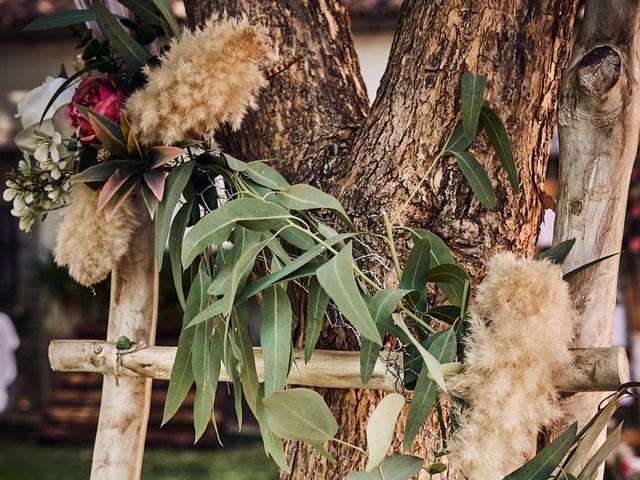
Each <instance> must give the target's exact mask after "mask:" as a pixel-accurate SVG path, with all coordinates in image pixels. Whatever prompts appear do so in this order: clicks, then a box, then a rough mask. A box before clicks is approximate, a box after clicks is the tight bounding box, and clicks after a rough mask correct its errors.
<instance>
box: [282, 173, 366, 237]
mask: <svg viewBox="0 0 640 480" xmlns="http://www.w3.org/2000/svg"><path fill="white" fill-rule="evenodd" d="M276 199H277V201H278V203H279V204H280V205H282V206H283V207H285V208H288V209H289V210H296V211H305V210H313V209H322V208H326V209H329V210H332V211H334V212H335V213H336V214H337V215H338V216H339V217H340V218H341V219H342V220H343V221H344V222H345V223H346V224H347V225H348V226H349V227H350V228H352V229H353V230H355V227H354V226H353V224H352V223H351V220H350V219H349V216H348V215H347V212H346V211H345V210H344V207H343V206H342V204H341V203H340V202H339V201H338V199H337V198H335V197H333V196H331V195H329V194H328V193H325V192H323V191H322V190H318V189H317V188H315V187H312V186H311V185H307V184H298V185H292V186H290V187H287V188H286V189H284V190H282V191H280V192H278V193H276Z"/></svg>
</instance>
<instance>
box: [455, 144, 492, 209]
mask: <svg viewBox="0 0 640 480" xmlns="http://www.w3.org/2000/svg"><path fill="white" fill-rule="evenodd" d="M451 153H452V155H453V156H454V157H455V159H456V163H457V164H458V167H459V168H460V170H461V171H462V173H463V174H464V177H465V178H466V179H467V182H469V186H470V187H471V190H473V193H474V194H475V195H476V197H478V200H480V203H482V204H483V205H484V206H485V207H487V208H494V207H495V206H496V202H497V200H496V193H495V192H494V191H493V186H492V185H491V180H489V177H488V176H487V172H485V170H484V167H483V166H482V165H481V164H480V162H478V160H476V159H475V157H474V156H473V155H471V154H470V153H468V152H451Z"/></svg>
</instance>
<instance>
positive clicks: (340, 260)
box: [316, 242, 382, 345]
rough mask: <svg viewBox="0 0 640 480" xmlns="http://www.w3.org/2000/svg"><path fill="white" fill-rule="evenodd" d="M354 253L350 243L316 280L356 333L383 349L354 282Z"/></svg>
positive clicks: (319, 271) (325, 266)
mask: <svg viewBox="0 0 640 480" xmlns="http://www.w3.org/2000/svg"><path fill="white" fill-rule="evenodd" d="M351 251H352V247H351V242H349V243H348V244H347V246H346V247H344V248H343V249H342V250H340V252H338V253H337V254H336V255H335V256H334V257H333V258H332V259H331V260H329V261H328V262H327V263H325V264H324V265H323V266H322V267H320V268H318V270H317V272H316V277H317V278H318V281H319V282H320V285H321V286H322V288H323V289H324V291H325V292H327V293H328V294H329V296H330V297H331V298H332V299H333V301H334V302H335V304H336V305H337V306H338V308H339V309H340V311H341V312H342V313H343V315H344V316H345V317H346V318H347V320H349V322H351V324H352V325H353V326H354V327H355V328H356V330H358V332H359V333H360V334H361V335H362V336H363V337H365V338H367V339H369V340H371V341H372V342H374V343H376V344H378V345H382V339H381V337H380V333H379V332H378V329H377V328H376V324H375V323H374V322H373V318H371V314H370V313H369V310H368V309H367V305H366V303H365V302H364V300H363V299H362V296H361V295H360V292H359V290H358V286H357V285H356V281H355V279H354V278H353V257H352V253H351Z"/></svg>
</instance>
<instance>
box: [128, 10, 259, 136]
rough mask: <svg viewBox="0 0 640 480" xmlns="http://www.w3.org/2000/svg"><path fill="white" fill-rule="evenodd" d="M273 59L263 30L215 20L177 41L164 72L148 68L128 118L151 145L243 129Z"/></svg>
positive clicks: (163, 64) (239, 22)
mask: <svg viewBox="0 0 640 480" xmlns="http://www.w3.org/2000/svg"><path fill="white" fill-rule="evenodd" d="M268 57H269V49H268V47H267V35H266V33H265V32H264V31H263V30H262V29H260V28H257V27H254V26H252V25H250V24H249V22H248V21H247V20H246V19H245V18H239V19H226V18H224V19H220V18H219V17H218V16H217V15H214V16H213V17H211V18H210V19H209V20H208V21H207V22H206V24H205V25H204V26H203V27H202V28H199V29H196V30H194V31H193V32H190V31H185V32H183V34H182V37H181V38H180V40H177V41H176V40H174V41H173V42H172V44H171V49H170V50H169V52H168V53H167V54H166V55H164V56H163V57H162V58H161V65H160V66H159V67H156V68H149V67H146V68H145V73H146V75H147V77H148V83H147V85H146V86H145V87H144V88H142V89H141V90H138V91H136V92H134V93H133V94H132V95H131V97H130V98H129V100H128V101H127V105H126V113H127V117H128V118H129V120H130V122H131V125H132V126H133V128H134V130H135V131H136V133H137V135H138V136H139V138H140V140H141V142H142V143H143V144H145V145H148V146H150V145H158V144H171V143H174V142H176V141H178V140H184V139H187V138H195V139H200V140H210V138H211V136H212V135H213V133H214V131H215V130H216V128H218V126H219V125H220V124H222V123H224V122H229V123H230V124H231V126H232V127H233V128H234V129H237V128H239V127H240V123H241V121H242V118H243V116H244V114H245V113H246V111H247V110H248V109H249V108H255V107H256V102H255V97H256V95H257V93H258V91H259V90H260V89H261V88H262V87H264V86H265V85H266V83H267V80H266V79H265V77H264V75H263V73H262V71H261V69H260V67H261V66H262V64H263V63H264V62H265V60H267V58H268Z"/></svg>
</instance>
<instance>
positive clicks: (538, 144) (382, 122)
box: [185, 0, 577, 479]
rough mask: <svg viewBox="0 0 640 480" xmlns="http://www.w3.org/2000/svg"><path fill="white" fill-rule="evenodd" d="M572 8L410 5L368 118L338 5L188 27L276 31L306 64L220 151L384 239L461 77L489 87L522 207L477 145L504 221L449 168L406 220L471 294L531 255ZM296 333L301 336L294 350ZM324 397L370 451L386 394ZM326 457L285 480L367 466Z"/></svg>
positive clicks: (219, 3) (201, 11)
mask: <svg viewBox="0 0 640 480" xmlns="http://www.w3.org/2000/svg"><path fill="white" fill-rule="evenodd" d="M576 3H577V1H576V0H543V1H526V0H518V1H506V0H503V1H496V2H491V4H489V2H486V3H485V2H472V1H471V0H465V1H463V0H441V1H434V2H425V1H424V0H405V3H404V6H403V8H402V12H401V17H400V21H399V24H398V29H397V32H396V35H395V39H394V42H393V47H392V50H391V54H390V59H389V64H388V67H387V70H386V72H385V75H384V78H383V80H382V83H381V87H380V89H379V91H378V97H377V98H376V100H375V102H374V104H373V106H372V107H371V112H370V114H369V115H368V117H367V116H366V113H367V99H366V96H365V90H364V87H363V83H362V79H361V76H360V73H359V69H358V63H357V59H356V56H355V52H354V49H353V44H352V41H351V36H350V32H349V24H350V21H349V17H348V15H347V12H346V10H345V8H344V6H343V5H342V3H341V2H340V1H339V0H307V1H304V2H303V1H300V0H291V1H288V2H254V1H251V0H234V1H231V0H185V4H186V7H187V13H188V14H189V17H190V20H191V22H192V23H196V24H197V23H199V22H202V21H203V20H204V19H206V17H207V15H208V14H209V13H210V12H213V11H227V12H228V13H229V14H230V15H237V14H241V13H246V14H247V16H248V18H250V19H251V20H252V21H253V22H255V23H257V24H262V25H265V26H266V27H267V29H268V30H269V33H270V35H271V36H272V38H273V40H274V47H275V48H276V51H277V52H278V53H280V55H281V56H282V57H283V58H285V59H287V58H294V57H295V56H297V55H302V58H301V60H300V61H298V62H297V63H295V64H294V65H293V66H292V67H291V68H290V69H289V70H287V71H286V72H284V73H282V74H280V75H278V76H276V77H275V78H274V79H273V80H272V81H271V84H270V86H269V87H268V88H267V90H266V91H265V92H263V94H262V97H261V101H260V107H259V108H258V110H257V111H256V112H254V113H252V114H251V115H249V116H248V117H247V118H246V119H245V121H244V123H243V126H242V129H241V130H240V131H239V132H236V133H230V132H226V134H225V135H223V136H222V137H223V138H221V139H220V140H221V144H222V145H223V146H224V148H225V149H227V150H228V151H230V152H231V153H233V154H235V155H237V156H239V157H240V158H247V159H251V158H271V157H274V156H278V157H280V158H281V159H283V160H282V163H281V164H280V165H279V168H280V169H281V170H283V171H284V172H285V173H286V174H287V176H288V177H289V178H290V179H291V180H292V181H305V182H310V183H313V184H315V185H316V186H318V187H320V188H322V189H324V190H326V191H328V192H330V193H333V194H336V195H337V196H338V197H339V198H340V199H341V200H342V201H343V203H344V204H345V206H346V207H347V209H348V210H349V211H350V213H351V214H352V215H353V216H354V218H355V221H356V223H357V225H358V226H359V227H360V228H362V229H363V230H368V231H373V232H378V233H379V232H380V231H381V229H382V227H381V225H382V220H381V212H383V211H387V212H388V213H389V214H390V215H391V216H394V214H396V213H398V208H399V207H400V205H402V203H403V202H404V200H406V199H407V198H408V195H409V192H411V191H412V190H413V189H414V188H415V187H416V186H417V184H418V182H419V180H420V178H421V177H422V176H423V175H424V172H425V170H426V168H427V166H428V163H429V161H430V159H431V158H433V157H434V156H435V153H436V152H437V151H438V150H439V149H440V148H441V147H442V144H443V142H444V140H445V138H446V136H447V134H448V132H449V131H450V130H451V128H452V127H453V126H454V125H455V123H456V116H457V114H458V112H459V111H460V108H459V97H460V91H459V84H460V77H461V75H462V73H464V72H465V71H473V72H477V73H483V74H486V75H488V77H489V82H488V96H489V99H490V100H491V103H492V104H493V106H494V108H495V109H496V110H497V111H498V113H499V114H500V115H501V116H502V117H503V119H504V120H505V123H506V125H507V129H508V130H509V132H510V133H511V137H512V142H513V149H514V153H515V156H516V159H517V166H518V169H519V173H520V178H521V185H522V193H521V194H519V195H517V196H514V195H513V192H512V191H511V189H510V187H508V186H507V181H506V177H505V176H504V175H503V174H502V173H500V172H501V170H500V168H499V165H498V162H497V161H496V159H495V158H494V156H493V154H490V153H489V149H488V148H487V145H486V144H485V142H484V141H479V142H477V144H476V145H475V146H474V152H475V154H476V155H477V157H478V159H479V160H480V161H481V163H483V165H484V166H485V167H486V168H488V170H489V172H490V177H491V178H492V179H494V182H493V183H494V186H495V187H496V190H497V196H498V207H497V208H496V209H494V210H492V211H488V210H486V209H485V208H484V207H482V206H481V205H480V204H479V203H478V201H477V200H476V199H475V198H474V197H473V195H472V193H471V191H470V189H469V187H468V185H467V183H466V181H465V180H464V178H463V176H462V175H461V173H460V172H459V171H458V169H457V168H456V167H454V166H453V165H452V162H450V161H449V160H442V161H440V163H439V164H438V166H437V167H436V168H435V169H434V170H433V172H432V175H431V176H430V178H429V179H428V181H427V182H426V184H425V185H424V188H422V189H421V190H420V191H419V193H418V195H416V196H415V197H414V199H413V201H412V202H411V203H410V205H409V206H408V207H407V208H406V209H405V210H404V211H403V212H402V214H401V215H400V217H399V220H400V222H402V223H404V224H406V225H411V226H414V227H423V228H429V229H431V230H433V231H434V232H435V233H437V234H438V235H440V236H441V237H443V238H444V240H445V241H446V242H447V243H448V244H449V245H450V247H451V248H452V250H453V253H454V255H455V256H456V258H457V259H458V260H459V261H460V263H461V264H462V266H463V267H464V268H466V269H467V270H468V271H469V272H470V274H471V275H472V278H473V279H474V281H477V280H479V279H481V278H482V275H483V271H484V266H485V262H486V260H487V258H488V257H489V256H490V255H492V254H493V253H495V252H496V251H500V250H514V251H517V252H521V253H524V254H531V253H533V251H534V248H535V241H536V238H537V233H538V227H539V224H540V219H541V214H542V206H541V202H540V196H541V191H542V184H543V181H544V173H545V168H546V162H547V156H548V152H549V146H550V140H551V134H552V130H553V124H554V115H555V107H556V97H557V89H558V84H559V81H560V78H561V74H562V72H563V68H564V66H565V64H566V61H567V58H568V54H569V44H570V39H571V34H572V28H573V18H574V16H575V8H576ZM381 61H382V59H381ZM365 118H366V120H365ZM374 246H375V247H376V249H377V250H378V253H380V254H381V255H386V251H385V250H384V249H383V248H382V247H381V246H380V245H377V246H376V245H374ZM298 308H299V311H300V312H303V311H304V306H302V305H301V306H300V307H298ZM301 332H302V328H301V324H300V326H299V328H298V329H297V331H296V334H297V335H298V336H297V338H296V342H297V344H298V345H300V343H301V335H300V334H301ZM320 346H322V347H323V348H329V347H330V348H334V349H354V348H357V342H355V341H354V339H353V338H352V337H350V336H349V335H347V334H346V333H345V331H344V329H341V328H340V327H331V328H326V329H325V331H324V332H323V336H322V338H321V343H320ZM322 393H323V394H324V396H325V399H326V401H327V403H328V405H329V406H330V408H331V410H332V411H333V413H334V415H335V416H336V418H337V420H338V423H339V424H340V431H339V433H338V436H339V438H341V439H343V440H347V441H349V442H350V443H355V444H357V445H360V446H365V423H366V420H367V419H368V417H369V415H370V413H371V411H372V410H373V408H374V407H375V405H376V404H377V403H378V401H379V399H380V394H379V393H378V392H375V391H370V390H322ZM425 430H426V429H425ZM427 438H428V434H427V432H426V431H423V432H422V434H421V435H420V436H419V437H418V438H417V441H416V442H415V445H416V450H415V452H416V453H419V454H421V455H423V456H425V457H426V456H427V453H428V450H429V449H428V441H427ZM330 447H331V448H330V451H331V452H332V454H333V455H334V456H335V457H336V458H337V459H338V461H337V463H335V464H330V463H328V462H327V461H326V460H325V459H324V458H323V457H321V456H320V455H318V454H317V453H315V451H314V450H312V449H311V448H309V447H308V446H306V445H304V444H298V443H294V444H290V445H289V446H288V457H289V461H290V464H291V466H292V474H291V476H290V477H287V476H285V477H287V478H294V479H308V478H327V479H343V478H344V477H345V475H346V473H347V472H349V471H351V470H355V469H362V467H363V466H364V463H365V459H364V458H363V456H362V455H360V454H358V453H354V452H353V451H352V450H351V449H347V448H343V447H341V446H336V445H331V446H330ZM397 447H398V445H396V448H397Z"/></svg>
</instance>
